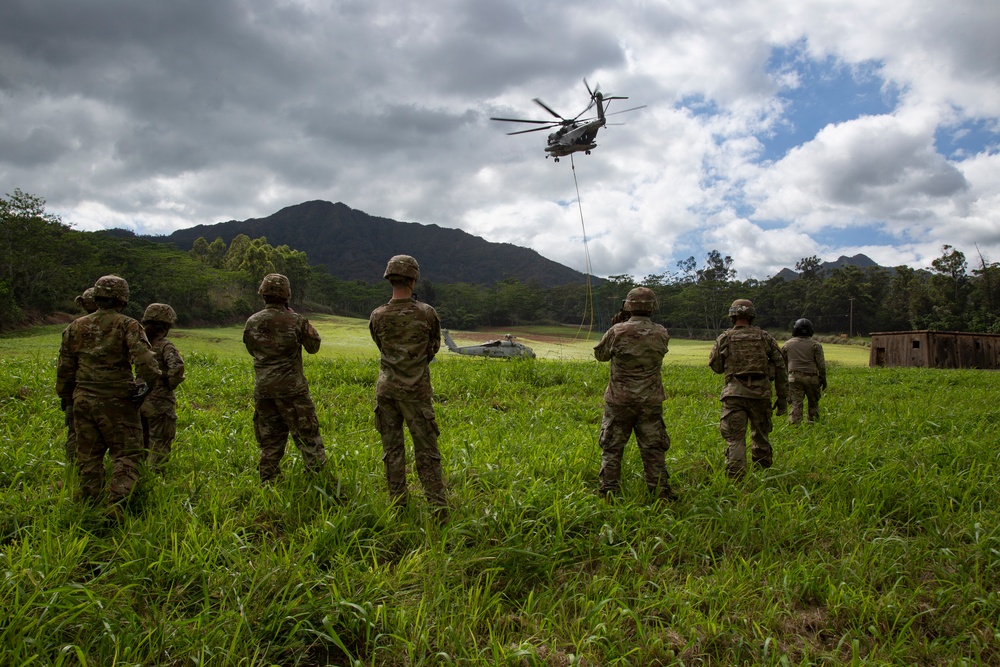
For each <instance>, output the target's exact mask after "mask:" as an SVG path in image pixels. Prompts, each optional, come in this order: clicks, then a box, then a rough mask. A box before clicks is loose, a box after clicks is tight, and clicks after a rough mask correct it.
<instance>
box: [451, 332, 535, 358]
mask: <svg viewBox="0 0 1000 667" xmlns="http://www.w3.org/2000/svg"><path fill="white" fill-rule="evenodd" d="M441 335H442V336H444V343H445V345H447V346H448V349H449V350H451V351H452V352H454V353H455V354H465V355H469V356H473V357H506V358H524V359H534V358H535V351H534V350H532V349H531V348H530V347H528V346H527V345H524V344H523V343H518V342H515V341H514V337H513V336H511V335H510V334H507V335H505V336H504V337H503V338H498V339H497V340H491V341H487V342H485V343H481V344H479V345H463V346H461V347H460V346H458V345H456V344H455V341H453V340H452V339H451V336H450V335H449V334H448V330H447V329H444V330H442V331H441Z"/></svg>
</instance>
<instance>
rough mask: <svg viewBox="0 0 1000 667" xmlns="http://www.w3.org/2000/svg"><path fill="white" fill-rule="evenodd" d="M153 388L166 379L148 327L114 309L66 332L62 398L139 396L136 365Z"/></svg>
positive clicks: (59, 378)
mask: <svg viewBox="0 0 1000 667" xmlns="http://www.w3.org/2000/svg"><path fill="white" fill-rule="evenodd" d="M133 364H135V370H136V371H137V372H138V374H139V376H140V377H141V378H142V379H143V380H144V381H145V382H146V383H148V384H155V383H156V381H157V380H158V379H159V377H160V369H159V367H158V365H157V363H156V357H155V356H154V355H153V352H152V350H151V349H150V346H149V341H148V340H147V339H146V333H145V332H144V331H143V330H142V325H141V324H139V322H137V321H136V320H134V319H132V318H131V317H128V316H126V315H122V314H121V313H119V312H118V311H117V310H114V309H113V308H102V309H100V310H97V311H95V312H93V313H91V314H89V315H84V316H83V317H80V318H77V319H76V320H74V321H73V322H71V323H70V325H69V326H68V327H66V329H65V331H63V335H62V344H61V345H60V347H59V364H58V367H57V368H56V393H57V394H58V395H59V397H60V398H63V399H66V400H70V399H72V398H73V397H75V396H90V397H96V398H101V397H113V398H129V397H130V396H132V395H133V394H134V393H135V376H134V375H133V374H132V365H133Z"/></svg>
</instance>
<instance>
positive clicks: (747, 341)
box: [708, 299, 788, 477]
mask: <svg viewBox="0 0 1000 667" xmlns="http://www.w3.org/2000/svg"><path fill="white" fill-rule="evenodd" d="M756 316H757V311H756V310H755V309H754V306H753V303H751V302H750V301H748V300H747V299H737V300H736V301H733V305H732V306H731V307H730V308H729V319H730V320H732V322H733V328H732V329H728V330H726V331H724V332H723V333H722V335H720V336H719V337H718V338H717V339H716V341H715V345H714V346H713V347H712V352H711V354H710V355H709V358H708V365H709V366H710V367H711V368H712V370H713V371H715V372H716V373H724V374H725V376H726V385H725V387H723V389H722V396H721V400H722V418H721V419H720V421H719V430H720V431H721V432H722V437H723V438H725V440H726V445H727V447H726V472H727V473H728V474H729V476H730V477H742V476H743V475H744V474H745V472H746V467H747V455H746V446H747V443H746V432H747V423H748V422H749V424H750V434H751V435H750V437H751V442H752V448H751V453H752V455H753V462H754V464H756V465H759V466H760V467H762V468H770V467H771V463H772V460H773V455H772V451H771V442H770V440H768V437H767V435H768V434H769V433H770V432H771V428H772V425H771V410H772V406H771V383H772V382H773V383H774V389H775V392H776V393H777V401H776V402H775V405H774V407H775V408H776V410H777V414H779V415H783V414H785V411H786V410H787V407H788V406H787V395H788V377H787V375H786V373H785V359H784V357H783V356H782V355H781V349H780V348H779V347H778V343H777V341H775V340H774V338H772V337H771V335H770V334H769V333H767V332H766V331H764V330H762V329H759V328H758V327H755V326H753V320H754V318H755V317H756Z"/></svg>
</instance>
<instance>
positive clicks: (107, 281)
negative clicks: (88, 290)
mask: <svg viewBox="0 0 1000 667" xmlns="http://www.w3.org/2000/svg"><path fill="white" fill-rule="evenodd" d="M98 297H103V298H106V299H117V300H118V301H121V302H122V303H128V282H126V281H125V279H124V278H119V277H118V276H101V277H100V278H98V279H97V282H96V283H94V298H98Z"/></svg>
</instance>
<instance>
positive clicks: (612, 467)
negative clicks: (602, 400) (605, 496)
mask: <svg viewBox="0 0 1000 667" xmlns="http://www.w3.org/2000/svg"><path fill="white" fill-rule="evenodd" d="M633 432H634V433H635V442H636V444H637V445H638V446H639V456H640V457H641V458H642V469H643V474H644V477H645V479H646V487H647V488H648V489H649V490H650V492H652V493H654V494H657V493H666V492H667V490H668V489H669V488H670V485H669V482H668V480H669V478H670V475H669V474H667V466H666V452H667V450H668V449H670V436H669V435H667V427H666V425H665V424H664V423H663V405H662V404H661V403H640V404H633V405H610V404H605V405H604V418H603V419H602V420H601V435H600V436H599V438H598V444H599V445H600V446H601V473H600V479H601V493H614V492H616V491H618V489H619V486H620V480H621V473H622V454H623V453H624V451H625V445H626V443H627V442H628V439H629V437H630V436H631V435H632V433H633Z"/></svg>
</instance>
